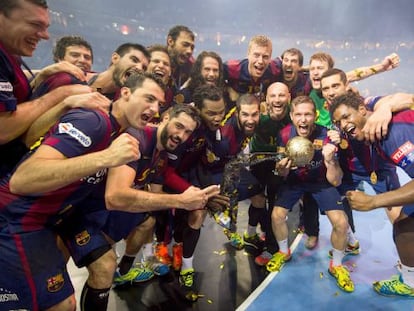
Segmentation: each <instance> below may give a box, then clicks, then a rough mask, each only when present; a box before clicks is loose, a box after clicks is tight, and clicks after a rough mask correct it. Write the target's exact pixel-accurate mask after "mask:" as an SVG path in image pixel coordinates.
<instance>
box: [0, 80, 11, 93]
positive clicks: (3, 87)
mask: <svg viewBox="0 0 414 311" xmlns="http://www.w3.org/2000/svg"><path fill="white" fill-rule="evenodd" d="M0 92H13V85H12V84H11V83H10V82H8V81H7V82H0Z"/></svg>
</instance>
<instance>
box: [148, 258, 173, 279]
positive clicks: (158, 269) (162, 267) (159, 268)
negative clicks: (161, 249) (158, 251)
mask: <svg viewBox="0 0 414 311" xmlns="http://www.w3.org/2000/svg"><path fill="white" fill-rule="evenodd" d="M141 265H142V266H143V267H145V268H148V269H151V270H152V271H153V272H154V274H155V275H158V276H162V275H166V274H167V273H168V272H169V271H170V268H169V266H168V265H166V264H164V263H162V262H160V261H159V260H158V258H157V257H155V256H151V257H148V258H146V260H142V262H141Z"/></svg>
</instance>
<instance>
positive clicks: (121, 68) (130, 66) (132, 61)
mask: <svg viewBox="0 0 414 311" xmlns="http://www.w3.org/2000/svg"><path fill="white" fill-rule="evenodd" d="M148 62H149V60H148V58H147V57H146V56H145V55H144V53H142V51H139V50H136V49H130V50H129V51H128V52H127V53H125V54H124V55H123V56H122V57H121V56H120V55H119V54H118V53H113V54H112V64H113V66H114V71H113V76H112V77H113V80H114V82H115V84H116V85H117V86H123V85H124V83H125V81H126V79H127V78H128V77H129V76H130V75H131V74H133V73H136V72H144V71H145V70H147V67H148Z"/></svg>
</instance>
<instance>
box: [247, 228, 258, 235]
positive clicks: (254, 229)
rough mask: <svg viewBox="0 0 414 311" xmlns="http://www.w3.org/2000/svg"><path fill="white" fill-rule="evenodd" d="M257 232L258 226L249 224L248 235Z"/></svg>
mask: <svg viewBox="0 0 414 311" xmlns="http://www.w3.org/2000/svg"><path fill="white" fill-rule="evenodd" d="M255 234H256V226H250V225H247V235H248V236H254V235H255Z"/></svg>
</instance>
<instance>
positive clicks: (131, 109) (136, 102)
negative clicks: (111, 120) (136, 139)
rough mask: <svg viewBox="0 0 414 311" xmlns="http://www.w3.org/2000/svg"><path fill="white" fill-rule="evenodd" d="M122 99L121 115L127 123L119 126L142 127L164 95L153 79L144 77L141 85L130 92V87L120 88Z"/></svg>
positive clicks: (153, 114)
mask: <svg viewBox="0 0 414 311" xmlns="http://www.w3.org/2000/svg"><path fill="white" fill-rule="evenodd" d="M121 96H122V99H123V100H124V101H125V102H126V105H125V106H124V107H125V108H124V112H123V116H124V118H125V120H126V123H127V124H121V126H124V127H127V126H132V127H133V128H137V129H142V128H144V127H145V126H146V125H147V123H148V122H149V121H150V120H151V119H152V118H153V117H154V116H155V115H156V114H157V113H158V107H159V105H160V104H162V103H164V101H165V95H164V91H163V89H162V88H161V87H160V86H159V85H158V84H157V83H156V82H155V81H153V80H151V79H146V80H145V81H144V82H143V84H142V86H141V87H139V88H137V89H136V90H135V91H134V92H132V93H131V91H130V89H129V88H127V87H123V88H122V89H121Z"/></svg>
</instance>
